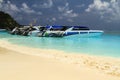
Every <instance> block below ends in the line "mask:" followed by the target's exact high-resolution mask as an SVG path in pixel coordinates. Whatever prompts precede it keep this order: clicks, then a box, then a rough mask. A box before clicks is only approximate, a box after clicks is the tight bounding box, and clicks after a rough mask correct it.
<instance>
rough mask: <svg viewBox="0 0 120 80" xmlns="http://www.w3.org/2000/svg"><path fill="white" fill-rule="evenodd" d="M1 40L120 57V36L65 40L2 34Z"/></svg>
mask: <svg viewBox="0 0 120 80" xmlns="http://www.w3.org/2000/svg"><path fill="white" fill-rule="evenodd" d="M0 38H3V39H7V40H8V41H9V42H11V43H14V44H18V45H23V46H29V47H34V48H43V49H57V50H62V51H65V52H66V53H68V54H69V53H76V54H80V53H84V54H90V55H100V56H111V57H120V34H104V35H102V36H100V37H87V38H80V37H79V36H69V37H63V38H53V37H26V36H17V35H10V34H8V33H6V32H0Z"/></svg>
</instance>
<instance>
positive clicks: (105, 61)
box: [0, 40, 120, 80]
mask: <svg viewBox="0 0 120 80" xmlns="http://www.w3.org/2000/svg"><path fill="white" fill-rule="evenodd" d="M0 48H4V49H7V50H11V51H14V52H15V53H16V54H17V53H19V55H20V54H21V55H26V56H27V55H28V56H33V57H40V58H44V59H52V60H53V61H57V62H60V63H62V64H66V63H67V64H69V65H74V66H77V67H79V68H81V67H82V68H84V67H85V68H86V69H87V68H88V69H90V70H93V72H94V70H95V71H98V72H99V73H102V74H105V75H108V76H112V77H115V78H118V79H120V59H116V58H112V57H102V56H91V55H86V54H67V53H65V52H63V51H58V50H51V49H48V50H46V49H37V48H30V47H25V46H18V45H14V44H11V43H9V42H8V41H5V40H0ZM1 50H2V49H1ZM1 50H0V52H2V53H5V52H4V50H3V51H1ZM7 53H9V52H7ZM103 80H104V79H103ZM111 80H117V79H111Z"/></svg>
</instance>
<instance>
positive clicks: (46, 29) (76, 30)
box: [11, 26, 104, 37]
mask: <svg viewBox="0 0 120 80" xmlns="http://www.w3.org/2000/svg"><path fill="white" fill-rule="evenodd" d="M11 33H12V34H17V35H24V36H38V37H64V36H80V37H93V36H100V35H102V34H103V33H104V31H102V30H90V29H89V28H88V27H85V26H32V27H23V28H14V29H13V30H12V32H11Z"/></svg>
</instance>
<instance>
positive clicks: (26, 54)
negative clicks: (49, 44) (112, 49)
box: [0, 40, 120, 80]
mask: <svg viewBox="0 0 120 80" xmlns="http://www.w3.org/2000/svg"><path fill="white" fill-rule="evenodd" d="M0 80H120V59H115V58H110V57H99V56H90V55H84V54H83V55H82V54H81V55H77V54H67V53H65V52H63V51H57V50H48V49H35V48H29V47H23V46H18V45H13V44H11V43H9V42H7V41H3V40H0Z"/></svg>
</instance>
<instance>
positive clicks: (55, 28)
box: [46, 26, 90, 31]
mask: <svg viewBox="0 0 120 80" xmlns="http://www.w3.org/2000/svg"><path fill="white" fill-rule="evenodd" d="M71 27H73V30H90V29H89V28H88V27H85V26H46V28H47V29H53V30H63V31H64V30H67V29H69V28H71Z"/></svg>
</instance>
